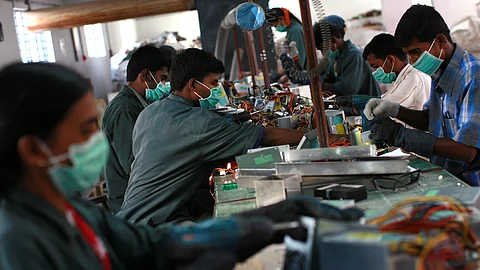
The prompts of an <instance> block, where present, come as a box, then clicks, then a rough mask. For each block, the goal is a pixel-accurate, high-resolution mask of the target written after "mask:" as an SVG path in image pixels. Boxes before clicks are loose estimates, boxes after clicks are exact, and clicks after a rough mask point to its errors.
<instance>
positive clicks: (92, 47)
mask: <svg viewBox="0 0 480 270" xmlns="http://www.w3.org/2000/svg"><path fill="white" fill-rule="evenodd" d="M83 31H84V32H85V42H86V43H87V52H88V57H105V56H107V49H106V48H105V39H104V37H103V26H102V24H100V23H97V24H90V25H85V26H84V27H83Z"/></svg>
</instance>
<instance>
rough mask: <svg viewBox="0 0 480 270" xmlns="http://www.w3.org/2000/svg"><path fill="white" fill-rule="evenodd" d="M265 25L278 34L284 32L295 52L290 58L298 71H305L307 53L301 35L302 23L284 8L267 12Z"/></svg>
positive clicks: (303, 38)
mask: <svg viewBox="0 0 480 270" xmlns="http://www.w3.org/2000/svg"><path fill="white" fill-rule="evenodd" d="M266 17H267V18H266V19H267V23H269V24H270V25H272V26H274V27H275V29H276V30H277V31H278V32H282V33H283V32H286V33H287V36H286V37H285V39H286V41H288V44H286V45H287V46H288V45H290V44H291V46H293V48H294V50H290V53H292V52H295V53H294V54H293V55H292V54H290V57H291V58H292V60H293V61H294V62H295V64H296V66H297V67H298V68H299V69H307V52H306V51H305V37H304V35H303V27H302V22H300V20H299V19H298V18H297V17H295V15H293V14H292V13H291V12H290V11H289V10H288V9H286V8H272V9H270V10H268V11H267V16H266Z"/></svg>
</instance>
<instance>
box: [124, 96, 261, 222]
mask: <svg viewBox="0 0 480 270" xmlns="http://www.w3.org/2000/svg"><path fill="white" fill-rule="evenodd" d="M263 131H264V128H263V127H261V126H257V125H253V124H248V123H245V124H242V125H238V124H235V123H232V122H229V121H227V120H225V119H224V118H223V117H220V116H218V115H216V114H214V113H211V112H209V111H208V110H206V109H203V108H199V107H194V105H193V103H192V102H190V101H188V100H186V99H184V98H183V97H180V96H176V95H173V94H171V95H170V96H168V97H167V98H166V99H164V100H162V101H160V102H155V103H153V104H152V105H150V106H149V107H148V108H146V109H145V110H144V111H143V112H142V113H141V114H140V116H139V117H138V120H137V123H136V125H135V129H134V131H133V154H134V156H135V160H134V162H133V164H132V172H131V174H130V181H129V183H128V187H127V191H126V192H125V200H124V202H123V205H122V209H121V210H120V211H119V213H118V216H120V217H123V218H126V219H128V220H129V221H131V222H133V223H140V224H150V225H153V226H156V225H158V224H162V223H164V222H178V223H180V222H184V221H193V220H194V217H192V212H193V210H194V207H195V200H194V196H195V195H196V194H197V193H198V191H199V189H200V186H201V185H202V184H208V178H209V176H210V174H211V172H212V170H213V169H214V164H215V162H218V161H222V160H225V159H229V158H232V159H233V158H234V157H235V156H237V155H241V154H244V153H246V152H247V150H248V149H250V148H254V147H257V146H258V145H259V143H260V139H261V136H262V134H263ZM212 210H213V209H212Z"/></svg>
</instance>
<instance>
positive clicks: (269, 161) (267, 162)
mask: <svg viewBox="0 0 480 270" xmlns="http://www.w3.org/2000/svg"><path fill="white" fill-rule="evenodd" d="M236 160H237V164H238V167H239V168H241V169H265V168H267V169H268V168H275V163H278V162H283V157H282V155H281V153H280V149H279V148H278V147H273V148H269V149H265V150H262V151H258V152H254V153H250V154H246V155H241V156H238V157H236Z"/></svg>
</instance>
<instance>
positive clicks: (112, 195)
mask: <svg viewBox="0 0 480 270" xmlns="http://www.w3.org/2000/svg"><path fill="white" fill-rule="evenodd" d="M171 63H172V60H171V58H170V56H169V55H168V54H167V53H166V52H164V51H162V50H159V49H158V48H156V47H153V46H144V47H141V48H139V49H138V50H137V51H136V52H135V53H134V54H133V55H132V58H131V59H130V61H129V63H128V66H127V81H128V84H127V85H125V86H123V88H122V89H121V90H120V93H119V94H118V95H117V96H116V97H115V98H114V99H113V100H112V101H111V102H110V104H108V106H107V109H106V110H105V114H104V116H103V121H102V130H103V131H104V132H105V134H106V136H107V138H108V141H109V144H110V152H111V155H110V157H109V159H108V163H107V166H106V168H105V173H106V178H107V190H108V197H109V200H110V202H111V205H112V206H113V208H114V211H115V212H116V211H118V210H120V207H121V205H122V202H123V196H124V193H125V189H126V188H127V182H128V179H129V176H130V168H131V165H132V161H133V158H134V157H133V154H132V132H133V127H134V125H135V122H136V121H137V117H138V115H139V114H140V112H141V111H142V110H143V109H145V108H146V107H147V106H148V104H150V103H152V102H154V101H156V100H159V99H161V98H163V97H164V96H166V95H168V94H169V93H170V89H169V84H168V85H167V84H164V83H165V82H164V77H165V76H166V75H167V72H168V70H169V69H170V66H171Z"/></svg>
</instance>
